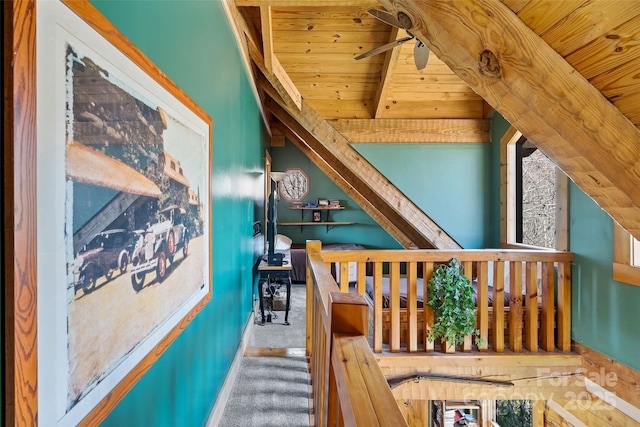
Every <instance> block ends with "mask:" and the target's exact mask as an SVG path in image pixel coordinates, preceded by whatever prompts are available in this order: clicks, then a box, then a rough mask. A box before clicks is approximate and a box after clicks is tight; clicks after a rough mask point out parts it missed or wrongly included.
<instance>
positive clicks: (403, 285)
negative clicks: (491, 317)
mask: <svg viewBox="0 0 640 427" xmlns="http://www.w3.org/2000/svg"><path fill="white" fill-rule="evenodd" d="M366 280H367V282H366V291H367V296H368V297H369V298H371V301H373V277H371V276H367V278H366ZM389 280H390V279H389V278H388V277H383V278H382V307H383V308H389V294H390V288H389ZM472 286H473V302H474V303H475V304H477V297H478V285H477V283H476V282H475V281H474V282H473V284H472ZM417 288H418V289H417V300H418V304H417V306H418V308H421V307H422V305H423V301H424V280H423V279H422V277H418V285H417ZM488 297H489V307H492V306H493V287H492V286H489V295H488ZM510 299H511V296H510V294H509V292H506V291H505V292H504V306H505V307H508V306H509V300H510ZM406 307H407V279H406V278H404V277H402V278H400V308H406Z"/></svg>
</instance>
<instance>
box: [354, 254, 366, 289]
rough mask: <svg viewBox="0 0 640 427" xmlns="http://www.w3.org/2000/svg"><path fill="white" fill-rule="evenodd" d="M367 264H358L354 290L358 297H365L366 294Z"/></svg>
mask: <svg viewBox="0 0 640 427" xmlns="http://www.w3.org/2000/svg"><path fill="white" fill-rule="evenodd" d="M366 288H367V264H366V263H364V262H359V263H358V281H357V282H356V289H357V291H358V293H359V294H360V295H365V294H366V292H367V289H366Z"/></svg>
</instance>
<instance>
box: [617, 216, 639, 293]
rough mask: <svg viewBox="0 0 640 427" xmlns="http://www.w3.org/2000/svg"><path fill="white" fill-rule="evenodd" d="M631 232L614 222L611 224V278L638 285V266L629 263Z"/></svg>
mask: <svg viewBox="0 0 640 427" xmlns="http://www.w3.org/2000/svg"><path fill="white" fill-rule="evenodd" d="M631 237H632V236H631V234H630V233H629V232H628V231H627V230H625V229H624V228H622V226H621V225H620V224H618V223H616V222H614V224H613V280H616V281H618V282H622V283H627V284H629V285H634V286H640V267H636V266H634V265H632V263H631V253H632V251H631V245H632V244H633V241H632V240H631Z"/></svg>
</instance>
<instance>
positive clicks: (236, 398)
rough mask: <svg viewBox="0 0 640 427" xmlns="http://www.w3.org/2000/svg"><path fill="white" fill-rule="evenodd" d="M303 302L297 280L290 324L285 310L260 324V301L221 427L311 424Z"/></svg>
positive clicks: (292, 299)
mask: <svg viewBox="0 0 640 427" xmlns="http://www.w3.org/2000/svg"><path fill="white" fill-rule="evenodd" d="M305 304H306V289H305V285H304V284H294V285H293V286H292V287H291V309H290V312H289V323H290V325H288V326H286V325H285V324H284V318H285V312H284V311H274V312H272V313H271V314H272V316H271V322H265V324H264V325H260V310H259V308H258V304H257V302H256V313H257V314H256V325H254V327H253V331H252V336H250V337H249V339H248V345H247V349H246V351H245V357H244V358H243V360H242V364H241V366H240V373H239V374H238V377H237V378H236V382H235V384H234V385H233V390H232V392H231V396H230V398H229V401H228V403H227V406H226V407H225V410H224V413H223V415H222V419H221V420H220V424H219V425H220V426H221V427H236V426H238V427H240V426H241V427H252V426H259V427H270V426H273V427H276V426H278V427H286V426H292V427H303V426H309V408H310V402H309V397H310V395H309V391H310V386H309V372H308V367H307V360H306V357H305V356H304V347H305V340H306V331H305V321H306V320H305V316H306V314H305V313H306V312H305V310H306V309H305ZM275 316H277V317H275ZM265 317H266V313H265ZM282 356H284V357H282Z"/></svg>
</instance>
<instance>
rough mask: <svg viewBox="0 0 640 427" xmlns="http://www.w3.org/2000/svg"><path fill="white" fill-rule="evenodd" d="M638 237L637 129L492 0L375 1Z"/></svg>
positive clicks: (639, 164) (639, 170) (639, 174)
mask: <svg viewBox="0 0 640 427" xmlns="http://www.w3.org/2000/svg"><path fill="white" fill-rule="evenodd" d="M380 3H382V4H384V6H385V7H386V8H387V9H388V10H391V11H393V13H396V14H397V13H398V12H402V13H404V14H405V15H406V16H407V17H409V19H410V20H411V23H412V26H411V28H410V30H411V32H412V33H414V34H415V35H416V36H417V37H419V38H420V39H421V40H423V41H425V43H426V44H427V45H428V46H429V48H430V49H431V50H432V51H433V52H434V53H435V54H436V55H437V56H438V57H439V58H440V59H441V60H442V61H444V62H445V63H446V64H447V65H448V66H449V67H450V68H451V70H453V71H454V72H455V73H456V74H457V75H458V76H459V77H461V78H462V79H463V80H464V81H466V82H467V83H468V84H469V86H470V87H472V88H473V89H474V90H475V91H476V92H477V93H478V94H480V95H481V96H482V97H483V98H484V99H485V100H487V102H489V103H490V104H491V105H492V106H493V107H495V108H496V110H498V111H499V112H500V113H501V114H502V115H503V116H504V117H505V118H506V119H507V120H509V122H511V124H513V125H514V126H515V127H516V128H517V129H518V130H520V131H521V132H522V133H523V134H524V135H525V136H526V137H527V138H528V139H530V140H531V141H532V142H534V143H535V144H536V146H538V147H539V148H540V149H541V150H542V151H543V152H544V153H545V154H546V155H547V156H549V157H550V158H551V159H552V160H553V161H554V162H555V163H556V164H557V165H558V166H559V167H560V168H561V169H562V170H563V171H564V172H565V173H566V174H567V175H568V176H569V177H570V178H571V179H572V180H573V181H574V182H575V183H576V184H578V185H579V186H580V187H581V188H582V190H583V191H585V192H586V193H587V194H589V195H590V196H591V197H592V198H593V199H594V200H595V201H596V202H597V203H598V204H599V205H600V206H601V207H602V208H603V209H605V210H606V211H607V212H608V213H609V214H610V215H611V216H612V217H613V218H614V219H615V220H616V221H618V222H619V223H620V224H621V225H622V226H623V227H624V228H626V229H627V230H628V231H629V232H630V233H631V234H633V235H634V236H635V237H636V238H640V191H638V189H639V188H640V156H639V153H640V130H639V129H638V128H636V127H635V126H634V125H633V123H632V122H630V121H629V120H628V119H627V118H626V117H625V116H624V115H623V114H622V113H621V112H620V111H619V110H618V109H617V108H616V107H615V106H614V105H612V104H611V103H610V102H609V101H608V100H607V99H606V98H605V97H604V96H603V95H602V94H601V93H600V92H599V91H598V90H597V89H596V88H595V87H593V86H592V85H591V84H589V82H588V81H587V80H586V79H584V78H583V77H582V76H581V75H580V74H579V73H578V72H576V70H575V69H573V68H572V67H571V66H570V65H569V64H568V63H567V62H566V61H565V60H564V59H563V58H562V57H561V56H560V55H559V54H558V53H556V52H555V51H554V50H553V49H552V48H551V47H550V46H549V45H548V44H546V43H545V42H544V40H543V39H541V38H540V37H538V36H537V35H536V34H535V33H533V32H532V31H531V30H530V29H529V28H528V27H527V26H526V25H525V24H524V23H523V22H522V21H521V20H520V19H519V18H518V17H517V16H516V15H514V14H513V12H512V11H511V10H509V9H508V8H507V7H506V6H505V5H504V4H503V3H502V2H501V1H499V0H482V1H475V2H455V1H454V2H436V1H426V0H380Z"/></svg>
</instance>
